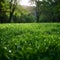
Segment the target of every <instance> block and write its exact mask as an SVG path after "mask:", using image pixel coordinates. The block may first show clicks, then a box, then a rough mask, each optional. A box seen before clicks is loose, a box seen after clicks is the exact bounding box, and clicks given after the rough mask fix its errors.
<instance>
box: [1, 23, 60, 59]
mask: <svg viewBox="0 0 60 60" xmlns="http://www.w3.org/2000/svg"><path fill="white" fill-rule="evenodd" d="M0 60H60V23H25V24H23V23H21V24H17V23H16V24H13V23H11V24H0Z"/></svg>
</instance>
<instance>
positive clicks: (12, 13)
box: [0, 0, 60, 23]
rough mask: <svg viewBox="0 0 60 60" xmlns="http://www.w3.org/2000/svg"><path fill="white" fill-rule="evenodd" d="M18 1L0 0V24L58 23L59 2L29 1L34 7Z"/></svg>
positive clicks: (56, 0)
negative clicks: (20, 3)
mask: <svg viewBox="0 0 60 60" xmlns="http://www.w3.org/2000/svg"><path fill="white" fill-rule="evenodd" d="M19 1H20V0H0V23H30V22H60V0H42V1H40V0H31V2H33V3H35V5H36V6H21V5H19V4H18V2H19Z"/></svg>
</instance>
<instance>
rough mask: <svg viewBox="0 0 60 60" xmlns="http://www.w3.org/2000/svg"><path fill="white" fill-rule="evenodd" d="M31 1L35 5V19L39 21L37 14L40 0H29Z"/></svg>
mask: <svg viewBox="0 0 60 60" xmlns="http://www.w3.org/2000/svg"><path fill="white" fill-rule="evenodd" d="M31 2H33V3H35V5H36V20H37V22H39V16H40V3H41V1H40V0H31Z"/></svg>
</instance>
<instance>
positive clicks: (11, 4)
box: [8, 0, 18, 22]
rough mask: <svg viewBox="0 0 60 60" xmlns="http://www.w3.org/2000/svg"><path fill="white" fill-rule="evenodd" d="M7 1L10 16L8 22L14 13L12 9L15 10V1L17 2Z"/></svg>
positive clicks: (13, 0)
mask: <svg viewBox="0 0 60 60" xmlns="http://www.w3.org/2000/svg"><path fill="white" fill-rule="evenodd" d="M9 3H10V5H9V6H10V17H9V21H8V22H11V21H12V17H13V14H14V11H15V9H16V6H17V3H18V0H11V1H10V2H9Z"/></svg>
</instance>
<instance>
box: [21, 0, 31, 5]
mask: <svg viewBox="0 0 60 60" xmlns="http://www.w3.org/2000/svg"><path fill="white" fill-rule="evenodd" d="M20 4H21V5H28V6H30V5H31V4H30V3H29V0H22V1H21V2H20Z"/></svg>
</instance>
